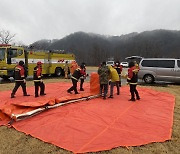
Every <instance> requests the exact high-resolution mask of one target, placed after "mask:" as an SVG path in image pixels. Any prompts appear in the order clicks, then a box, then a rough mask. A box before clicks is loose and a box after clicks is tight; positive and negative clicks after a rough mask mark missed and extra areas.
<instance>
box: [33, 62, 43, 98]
mask: <svg viewBox="0 0 180 154" xmlns="http://www.w3.org/2000/svg"><path fill="white" fill-rule="evenodd" d="M33 80H34V86H35V97H39V94H38V91H39V87H40V95H41V96H44V95H46V94H45V93H44V91H45V85H44V83H43V80H42V63H41V62H40V61H39V62H37V66H36V67H35V68H34V75H33Z"/></svg>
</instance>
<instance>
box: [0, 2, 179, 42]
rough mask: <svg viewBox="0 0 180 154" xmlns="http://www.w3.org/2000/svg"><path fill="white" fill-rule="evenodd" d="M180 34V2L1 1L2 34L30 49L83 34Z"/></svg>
mask: <svg viewBox="0 0 180 154" xmlns="http://www.w3.org/2000/svg"><path fill="white" fill-rule="evenodd" d="M155 29H168V30H180V0H0V30H8V31H10V33H11V34H15V37H14V42H19V43H23V44H25V45H29V44H31V43H33V42H35V41H38V40H41V39H50V40H51V39H61V38H63V37H65V36H67V35H69V34H71V33H74V32H78V31H83V32H87V33H89V32H90V33H97V34H101V35H110V36H111V35H113V36H120V35H124V34H129V33H132V32H138V33H140V32H143V31H151V30H155Z"/></svg>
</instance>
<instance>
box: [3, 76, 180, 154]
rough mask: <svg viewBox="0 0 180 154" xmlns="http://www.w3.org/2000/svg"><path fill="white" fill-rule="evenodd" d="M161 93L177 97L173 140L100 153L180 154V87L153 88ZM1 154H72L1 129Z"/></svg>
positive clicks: (21, 134)
mask: <svg viewBox="0 0 180 154" xmlns="http://www.w3.org/2000/svg"><path fill="white" fill-rule="evenodd" d="M44 81H45V83H49V82H61V81H67V80H64V79H61V80H60V79H57V78H55V79H45V80H44ZM68 82H69V81H68ZM32 85H33V81H28V82H27V86H32ZM13 86H14V83H7V84H0V91H5V90H12V88H13ZM148 88H152V89H155V90H159V91H166V92H169V93H171V94H173V95H174V96H175V97H176V103H175V110H174V124H173V132H172V139H171V140H170V141H166V142H163V143H151V144H148V145H143V146H138V147H129V148H128V149H127V148H124V147H119V148H115V149H112V150H109V151H102V152H98V153H99V154H109V153H111V154H117V153H118V154H164V153H168V154H179V153H180V146H179V145H180V132H179V131H180V96H179V91H180V86H178V85H168V86H163V87H161V86H151V87H148ZM0 136H1V139H0V154H46V153H50V154H67V153H71V152H69V151H67V150H63V149H61V148H59V147H56V146H54V145H52V144H48V143H45V142H43V141H41V140H38V139H36V138H33V137H31V136H29V135H25V134H24V133H21V132H18V131H16V130H15V129H13V128H8V127H5V126H1V127H0Z"/></svg>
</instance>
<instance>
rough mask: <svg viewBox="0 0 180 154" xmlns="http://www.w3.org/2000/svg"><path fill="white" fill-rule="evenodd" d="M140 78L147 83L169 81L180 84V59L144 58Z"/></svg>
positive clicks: (141, 62) (140, 65) (140, 64)
mask: <svg viewBox="0 0 180 154" xmlns="http://www.w3.org/2000/svg"><path fill="white" fill-rule="evenodd" d="M139 67H140V70H139V73H138V78H139V79H142V80H144V81H145V83H153V82H154V81H168V82H175V83H180V59H173V58H142V59H141V61H140V63H139Z"/></svg>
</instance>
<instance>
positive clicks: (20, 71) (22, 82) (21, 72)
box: [11, 61, 30, 98]
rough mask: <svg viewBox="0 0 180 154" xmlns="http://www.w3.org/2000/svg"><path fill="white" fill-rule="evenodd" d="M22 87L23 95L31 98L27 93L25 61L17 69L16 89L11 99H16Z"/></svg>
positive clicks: (20, 62)
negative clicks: (17, 92)
mask: <svg viewBox="0 0 180 154" xmlns="http://www.w3.org/2000/svg"><path fill="white" fill-rule="evenodd" d="M20 86H21V87H22V90H23V95H24V96H30V95H29V94H27V92H26V79H25V69H24V62H23V61H19V64H18V65H17V66H16V67H15V87H14V89H13V91H12V93H11V98H14V97H15V94H16V91H17V90H18V88H19V87H20Z"/></svg>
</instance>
